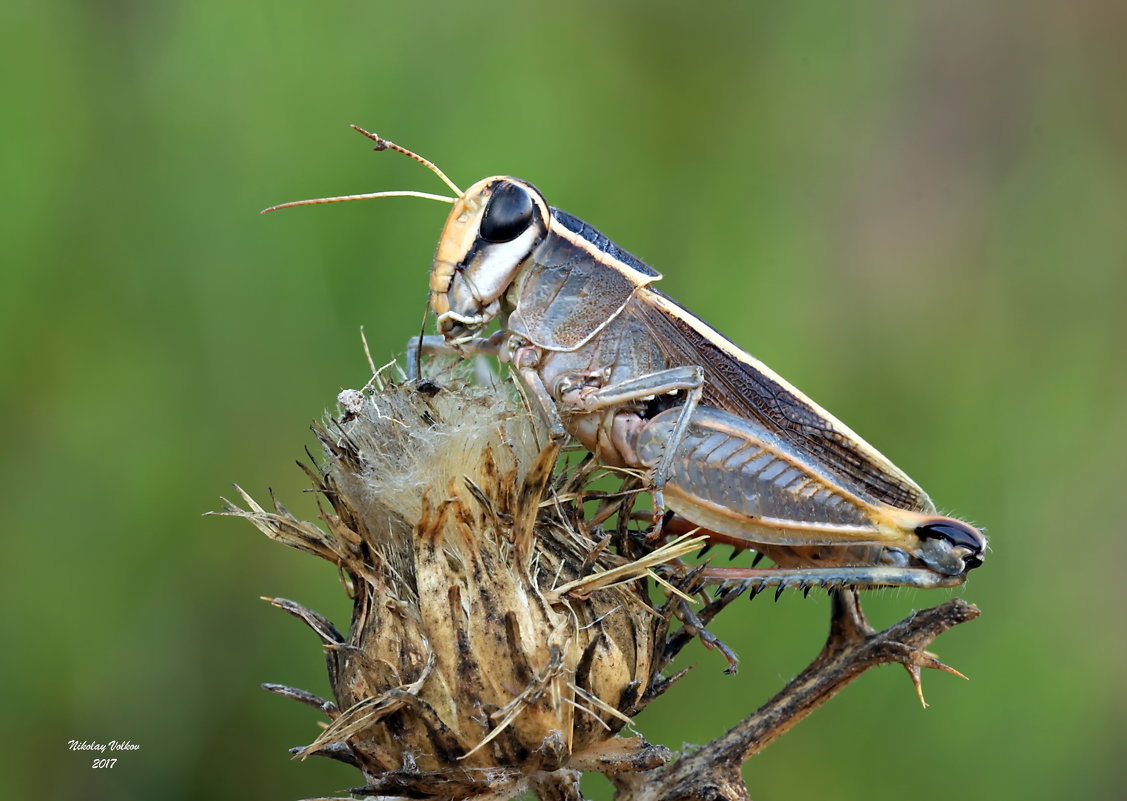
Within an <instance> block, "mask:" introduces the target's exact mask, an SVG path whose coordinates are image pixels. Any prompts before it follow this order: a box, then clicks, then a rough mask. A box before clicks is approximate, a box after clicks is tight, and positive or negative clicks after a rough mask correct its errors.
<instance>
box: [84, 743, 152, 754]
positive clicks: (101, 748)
mask: <svg viewBox="0 0 1127 801" xmlns="http://www.w3.org/2000/svg"><path fill="white" fill-rule="evenodd" d="M67 748H69V749H70V750H71V751H98V752H99V753H102V754H104V753H105V752H106V751H139V750H141V746H139V745H135V744H133V743H131V742H129V741H128V740H123V741H121V742H119V741H117V740H110V741H109V742H108V743H95V742H91V741H90V740H70V741H69V742H68V743H67Z"/></svg>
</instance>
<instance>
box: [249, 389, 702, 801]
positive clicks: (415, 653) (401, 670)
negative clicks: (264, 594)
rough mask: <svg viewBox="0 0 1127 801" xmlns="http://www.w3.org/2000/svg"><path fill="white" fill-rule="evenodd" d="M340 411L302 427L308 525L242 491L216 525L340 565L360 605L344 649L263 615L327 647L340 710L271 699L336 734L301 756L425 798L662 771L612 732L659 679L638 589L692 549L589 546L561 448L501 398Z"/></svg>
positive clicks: (651, 756) (391, 399)
mask: <svg viewBox="0 0 1127 801" xmlns="http://www.w3.org/2000/svg"><path fill="white" fill-rule="evenodd" d="M342 405H344V406H345V409H346V412H347V413H346V415H345V417H344V419H343V420H341V421H331V422H329V423H326V424H324V425H319V426H315V429H314V430H315V431H316V434H317V437H318V439H319V440H320V441H321V444H322V445H323V447H324V452H325V463H324V464H323V465H322V466H321V468H320V470H317V471H315V470H308V471H307V472H309V474H310V476H311V478H312V479H313V481H314V484H315V489H316V490H317V491H318V492H319V493H320V494H321V496H322V498H323V499H324V501H327V503H328V506H329V507H331V510H330V509H326V508H322V511H321V515H320V518H321V523H322V525H321V526H318V525H315V524H314V523H311V522H305V521H300V520H298V519H297V518H295V517H294V516H293V515H291V514H290V513H289V512H288V511H286V509H285V508H284V507H282V506H281V505H280V504H278V503H275V508H274V510H273V511H267V510H265V509H263V508H262V507H261V506H259V505H258V504H256V503H255V502H254V501H253V500H252V499H251V498H250V497H249V496H247V495H246V494H245V493H243V500H244V502H245V503H246V504H247V508H246V509H242V508H239V507H236V506H234V505H232V504H228V510H227V512H228V513H229V514H235V515H239V516H243V517H246V518H248V519H249V520H250V521H251V522H252V523H254V524H255V525H256V526H257V527H258V528H259V529H261V530H262V531H263V532H265V533H266V534H267V535H268V536H270V537H271V538H273V539H276V540H278V541H280V542H283V543H285V544H287V545H290V546H291V547H295V548H298V549H300V550H304V551H308V552H311V553H315V554H317V555H318V556H321V557H322V558H325V559H327V560H329V561H331V562H333V563H334V564H337V565H338V566H339V567H340V569H341V571H342V574H343V576H344V577H345V580H346V585H347V589H348V591H349V593H350V595H351V597H352V598H353V602H354V604H353V615H352V621H351V625H350V627H349V632H348V635H347V637H345V636H342V635H340V634H339V633H338V632H337V630H336V629H335V628H334V627H333V626H332V624H331V623H329V622H328V621H327V620H325V619H324V618H322V617H320V616H319V615H317V614H316V613H314V612H312V611H309V610H306V609H304V608H303V607H300V606H299V605H297V604H294V603H292V602H289V601H284V600H281V599H272V600H273V602H274V603H275V605H277V606H279V607H281V608H283V609H286V610H287V611H290V612H291V613H293V614H295V615H297V616H299V617H301V618H302V619H303V620H305V621H306V622H307V623H308V624H309V625H310V626H311V627H312V628H313V629H314V630H315V631H316V632H317V633H318V635H319V636H320V637H321V639H322V641H323V643H324V644H325V647H326V649H327V657H328V666H329V678H330V683H331V685H332V690H333V694H334V696H335V699H336V703H335V704H330V703H327V702H323V701H321V700H320V699H317V698H316V697H315V696H312V695H310V694H308V693H303V692H301V691H296V690H291V689H289V688H278V687H272V689H275V691H278V692H281V693H282V694H285V695H290V696H292V697H296V698H298V699H299V700H303V701H306V702H308V703H312V704H313V705H315V706H318V707H320V708H322V709H324V710H325V711H326V712H328V714H329V716H330V718H331V719H332V720H331V723H330V724H329V725H328V726H327V728H325V729H324V731H323V732H322V733H321V735H320V736H319V737H317V738H316V740H315V741H314V742H313V743H312V744H310V745H309V746H307V747H305V748H304V749H300V750H299V751H298V753H299V754H300V755H301V756H305V755H309V754H315V753H320V754H323V755H327V756H333V757H336V758H338V759H342V760H344V761H348V762H351V763H353V764H355V765H356V766H357V767H358V768H360V769H361V770H362V771H363V773H364V775H365V779H366V781H367V785H366V786H365V788H363V789H364V792H367V793H374V794H388V795H413V796H435V797H454V796H465V795H469V794H474V793H482V792H488V793H491V794H493V795H494V796H496V797H498V798H504V797H511V796H513V795H515V794H517V793H519V792H521V791H523V790H524V789H527V788H528V787H529V786H532V784H531V783H535V782H536V781H540V780H542V777H543V774H544V772H550V771H556V770H559V769H561V768H564V767H571V768H577V769H591V770H600V771H603V772H606V773H615V772H620V771H623V770H629V769H644V768H648V767H652V766H653V765H654V764H656V763H657V762H660V761H661V760H662V759H663V758H664V756H663V754H667V752H665V751H664V749H657V748H654V747H652V746H649V745H648V744H646V743H645V742H644V741H642V740H641V738H632V739H616V738H615V734H616V733H617V732H618V731H619V730H620V729H621V728H622V727H623V726H624V725H625V724H626V723H627V722H628V721H629V719H630V716H632V715H634V714H635V713H637V712H638V711H639V710H640V709H641V708H642V707H643V706H644V705H645V704H646V703H647V702H648V701H649V700H651V699H652V698H653V697H654V696H655V695H656V694H657V693H658V692H660V691H661V690H662V689H664V688H665V687H666V686H667V685H668V683H669V680H667V679H664V678H662V677H661V676H660V674H659V671H660V669H661V667H663V666H664V664H665V654H664V651H663V649H664V645H665V632H666V629H667V626H668V623H669V619H668V615H667V614H665V613H664V612H660V611H659V610H655V609H654V608H653V607H652V606H651V604H650V602H649V600H648V597H647V592H646V589H645V586H644V583H645V582H644V577H645V575H646V574H647V571H648V569H649V567H650V566H651V565H653V564H657V563H659V562H662V561H665V560H668V559H670V558H673V557H675V556H677V555H679V554H680V553H683V552H685V551H687V550H689V549H691V548H693V547H696V545H694V544H688V543H683V542H682V543H679V544H675V545H673V546H668V547H667V548H666V549H661V550H660V551H658V552H656V553H651V554H648V555H646V556H644V557H642V558H641V559H638V560H631V559H628V558H626V557H623V556H620V555H616V554H615V553H612V552H609V551H608V550H606V549H604V548H601V547H599V542H598V539H599V537H601V530H599V529H595V533H592V532H590V531H587V530H586V527H585V526H584V524H583V522H582V511H581V504H580V502H579V500H578V498H579V493H577V492H575V490H576V486H575V483H576V482H575V481H573V482H572V486H570V487H568V488H566V489H561V482H560V481H557V480H555V475H554V474H555V470H556V461H557V459H556V457H557V452H556V451H554V450H552V449H542V448H541V447H540V445H539V444H538V442H537V432H536V430H535V426H534V424H533V421H532V419H531V417H530V416H529V414H528V413H527V412H526V411H525V410H524V409H523V407H521V406H520V404H519V403H517V402H516V401H515V400H514V399H513V398H512V397H510V396H509V395H506V394H505V393H504V392H500V391H498V389H497V388H492V389H483V388H477V387H470V386H460V387H455V386H445V387H442V388H439V387H438V385H436V384H430V385H429V386H424V387H423V388H419V387H416V386H414V385H404V386H393V387H386V388H383V389H382V390H381V391H378V392H375V393H372V394H370V395H362V396H360V395H357V394H349V395H348V396H347V397H346V398H343V400H342ZM577 481H578V482H579V484H580V486H579V489H582V486H581V485H582V481H583V479H582V477H581V478H580V479H577ZM240 492H241V490H240ZM538 777H539V778H538Z"/></svg>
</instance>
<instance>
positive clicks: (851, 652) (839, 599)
mask: <svg viewBox="0 0 1127 801" xmlns="http://www.w3.org/2000/svg"><path fill="white" fill-rule="evenodd" d="M832 597H833V608H832V613H831V621H830V634H829V638H828V639H827V641H826V645H825V647H824V648H823V649H822V652H821V653H820V654H819V655H818V657H817V658H816V659H815V660H814V661H813V662H811V663H810V665H809V666H808V667H807V668H806V669H805V670H803V671H802V673H800V674H799V675H798V676H797V677H795V678H794V679H793V680H792V681H791V682H790V683H789V684H787V686H786V687H784V688H783V689H782V690H781V691H780V692H779V693H778V694H777V695H775V697H773V698H772V699H771V700H770V701H768V702H767V703H766V704H764V705H763V706H762V707H760V708H759V709H758V710H757V711H756V712H755V714H753V715H751V716H750V717H748V718H746V719H745V720H743V721H742V722H740V723H739V724H737V725H736V726H735V727H733V728H732V729H731V730H730V731H728V732H727V733H726V734H724V735H722V736H721V737H718V738H717V739H716V740H713V741H712V742H711V743H709V744H708V745H706V746H704V747H703V748H701V749H699V750H696V751H693V752H692V753H689V754H685V755H683V756H682V757H680V758H679V759H677V760H674V761H672V762H669V763H667V764H665V765H662V766H660V767H657V768H655V769H653V770H650V771H646V772H645V773H640V774H639V773H635V774H622V775H620V776H616V777H614V783H615V786H616V788H617V790H618V792H617V795H616V799H617V801H688V799H717V800H718V799H733V800H734V799H748V798H749V797H750V796H749V795H748V791H747V788H746V786H745V785H744V782H743V778H742V775H741V769H742V766H743V763H744V762H745V761H747V760H748V759H749V758H750V757H752V756H754V755H755V754H757V753H758V752H759V751H761V750H763V748H765V747H766V746H767V745H768V744H769V743H771V742H773V741H774V740H775V739H777V738H778V737H780V736H782V735H783V734H785V733H786V732H787V731H789V730H790V729H791V728H792V727H793V726H794V725H795V724H797V723H798V722H799V721H800V720H802V719H803V718H805V717H806V716H807V715H809V714H810V713H811V712H813V711H814V710H815V709H817V708H818V707H819V706H821V705H822V704H823V703H825V702H826V701H828V700H829V699H830V698H832V697H833V696H834V695H836V694H837V693H839V692H840V691H841V690H842V689H843V688H844V687H845V686H846V685H847V684H849V683H850V682H851V681H853V680H854V679H856V678H857V677H858V676H860V675H861V674H862V673H864V672H865V671H866V670H868V669H869V668H871V667H874V666H875V665H880V664H883V663H885V662H899V663H900V664H902V665H904V667H905V668H907V670H908V672H909V674H910V675H911V677H912V681H913V683H914V684H915V685H916V689H917V692H920V670H921V669H922V668H933V669H937V670H943V671H946V672H949V673H953V674H955V675H959V676H961V675H962V674H960V673H959V672H958V671H956V670H954V669H952V668H950V667H948V666H947V665H944V664H943V663H942V662H940V661H939V660H938V659H936V658H935V657H934V656H933V655H932V654H930V653H928V652H927V651H926V650H924V649H925V648H927V646H929V645H930V644H931V643H932V641H933V640H935V638H936V637H938V636H939V635H940V634H942V633H943V632H945V631H947V629H949V628H952V627H953V626H957V625H958V624H960V623H965V622H967V621H969V620H973V619H974V618H976V617H978V615H979V611H978V608H977V607H975V606H973V605H971V604H968V603H966V602H965V601H963V600H961V599H954V600H951V601H947V602H946V603H943V604H940V605H939V606H936V607H933V608H931V609H925V610H922V611H920V612H916V613H915V614H913V615H911V616H910V617H908V618H905V619H904V620H902V621H900V622H899V623H897V624H895V625H894V626H890V627H889V628H887V629H885V630H884V631H880V632H878V631H876V630H874V629H873V628H872V626H870V625H869V623H868V621H867V620H866V619H865V615H864V612H863V611H862V610H861V604H860V599H859V598H858V595H857V593H856V592H854V591H852V590H845V591H837V592H834V593H832ZM920 700H921V701H922V700H923V695H922V693H920Z"/></svg>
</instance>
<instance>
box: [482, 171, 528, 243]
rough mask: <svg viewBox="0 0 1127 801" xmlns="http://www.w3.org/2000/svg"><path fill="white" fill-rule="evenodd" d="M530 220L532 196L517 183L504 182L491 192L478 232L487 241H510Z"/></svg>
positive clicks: (523, 229)
mask: <svg viewBox="0 0 1127 801" xmlns="http://www.w3.org/2000/svg"><path fill="white" fill-rule="evenodd" d="M531 222H532V197H531V196H530V195H529V194H528V192H527V191H526V190H525V189H524V187H521V186H518V185H517V184H504V185H503V186H502V187H501V188H500V189H498V190H497V191H496V192H494V193H493V197H491V198H490V199H489V205H488V206H487V207H486V209H485V214H484V216H482V218H481V228H479V229H478V233H479V234H481V238H482V239H484V240H486V241H487V242H511V241H512V240H514V239H516V238H517V237H518V236H520V235H521V234H522V233H524V231H525V229H527V228H528V225H529V223H531Z"/></svg>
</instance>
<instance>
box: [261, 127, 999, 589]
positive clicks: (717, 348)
mask: <svg viewBox="0 0 1127 801" xmlns="http://www.w3.org/2000/svg"><path fill="white" fill-rule="evenodd" d="M353 127H354V128H356V130H358V131H360V132H361V133H362V134H364V135H365V136H367V137H369V138H370V139H372V140H373V141H375V142H376V149H377V150H384V149H392V150H395V151H398V152H400V153H403V154H405V155H407V156H410V157H411V158H413V159H415V160H416V161H418V162H420V163H421V164H423V165H424V166H426V167H427V168H428V169H430V170H431V171H432V172H433V173H434V174H435V175H437V176H438V177H439V178H440V179H441V180H442V181H444V182H445V183H446V185H447V186H448V187H450V189H451V190H452V191H453V192H454V196H453V197H450V196H446V195H438V194H431V193H426V192H416V191H385V192H373V193H367V194H360V195H344V196H337V197H328V198H317V199H313V200H303V201H295V202H292V203H283V204H281V205H279V206H273V207H271V208H269V209H266V210H265V211H274V210H276V209H279V208H286V207H290V206H298V205H310V204H318V203H334V202H340V201H346V200H359V199H365V198H375V197H393V196H412V197H423V198H429V199H434V200H441V201H443V202H447V203H450V204H451V205H452V209H451V211H450V214H449V216H448V217H447V219H446V224H445V226H444V227H443V229H442V234H441V236H440V237H439V240H438V245H437V249H436V252H435V256H434V260H433V264H432V267H431V271H430V307H431V309H432V310H433V313H434V315H435V317H436V319H437V334H434V335H430V336H425V337H419V338H417V339H416V340H415V341H414V344H413V345H412V346H411V350H412V351H414V358H409V359H408V363H409V364H417V354H418V353H432V354H433V353H448V354H456V355H459V356H463V357H470V356H475V355H484V356H492V357H495V358H497V359H498V360H500V361H501V362H505V363H508V364H510V365H511V366H512V368H513V370H514V371H515V373H516V375H517V376H518V378H519V380H520V382H521V384H522V386H523V387H524V389H525V390H526V393H527V395H528V396H529V398H530V399H531V401H532V405H533V406H534V407H535V409H536V410H537V413H538V414H539V415H540V416H541V417H542V419H543V421H544V423H545V424H546V426H547V430H548V432H549V436H550V437H551V439H552V441H553V442H556V443H559V442H561V441H563V440H565V439H567V438H568V437H573V438H574V439H575V440H577V441H578V442H579V443H580V444H581V445H582V447H584V448H586V449H587V450H588V451H590V452H591V453H592V454H594V456H595V458H596V459H597V460H598V461H599V462H600V463H602V464H605V465H607V466H613V467H625V468H634V469H638V470H642V471H645V473H646V474H647V475H648V476H649V483H650V491H651V493H652V496H653V499H654V521H655V530H656V529H658V528H660V526H661V524H662V522H663V520H664V513H666V512H667V511H669V512H671V513H672V514H673V515H675V516H677V517H679V518H681V519H683V520H684V521H687V522H688V523H689V524H691V525H692V526H695V527H699V528H700V529H701V530H703V531H705V532H707V533H708V534H709V535H710V536H711V537H712V538H713V539H714V540H717V541H720V542H725V543H729V544H732V545H735V546H736V547H737V548H741V549H754V550H755V551H757V552H758V554H759V555H765V556H767V557H768V558H769V559H770V560H771V561H772V562H773V563H774V565H775V567H764V568H756V567H755V566H754V565H753V566H752V567H751V568H718V567H710V568H707V570H706V572H707V573H708V577H709V578H711V579H712V580H713V581H716V582H721V583H724V582H730V581H741V582H745V583H746V584H748V585H750V586H753V587H755V588H757V589H762V588H763V587H766V586H775V587H777V588H778V590H780V591H781V590H782V589H783V588H784V587H787V586H797V587H804V588H809V587H810V586H814V585H818V586H826V587H880V586H911V587H921V588H932V587H949V586H955V585H958V584H961V583H963V582H964V581H965V579H966V576H967V573H968V572H969V571H970V570H972V569H974V568H976V567H978V566H980V565H981V564H982V562H983V560H984V558H985V551H986V540H985V538H984V536H983V535H982V533H981V532H980V531H979V530H978V529H977V528H975V527H974V526H972V525H971V524H969V523H966V522H963V521H961V520H958V519H955V518H953V517H948V516H944V515H940V514H938V513H937V511H936V507H935V505H934V504H933V503H932V501H931V499H930V498H929V497H928V495H927V493H925V492H924V491H923V489H921V488H920V487H919V485H918V484H916V483H915V482H914V481H913V480H912V479H911V478H909V477H908V475H907V474H906V473H904V472H903V471H902V470H901V469H900V468H898V467H896V466H895V465H894V464H893V463H892V462H891V461H889V459H887V458H886V457H884V456H883V455H882V454H881V453H880V452H879V451H877V450H876V449H875V448H874V447H873V446H871V445H869V444H868V443H867V442H866V441H865V440H863V439H862V438H861V437H860V436H858V435H857V434H856V433H854V432H853V431H852V430H851V429H850V428H849V427H848V426H846V425H845V424H844V423H842V422H841V421H840V420H838V419H837V418H836V417H834V416H833V415H832V414H830V413H829V412H827V411H826V410H825V409H823V408H822V407H821V406H819V405H818V404H816V403H815V402H814V401H813V400H811V399H810V398H808V397H807V396H806V395H804V394H803V393H802V392H800V391H799V390H798V389H797V388H795V387H794V386H792V385H791V384H790V383H789V382H787V381H786V380H785V379H784V378H783V377H782V376H780V375H779V374H778V373H776V372H775V371H774V370H772V369H771V368H769V367H768V366H767V365H765V364H763V363H762V362H761V361H759V360H758V359H756V358H755V357H754V356H752V355H751V354H749V353H748V352H746V351H745V350H743V349H741V348H740V347H739V346H737V345H736V344H734V343H733V342H732V341H731V340H729V339H728V338H727V337H725V336H723V335H722V334H721V333H719V332H718V331H717V330H716V329H715V328H713V327H712V326H711V325H709V324H708V323H707V322H705V321H704V320H702V319H701V318H700V317H698V316H697V315H695V314H693V313H692V312H690V311H689V310H687V309H686V308H684V307H683V306H682V305H680V304H679V303H677V302H676V301H675V300H673V299H672V298H670V297H669V296H667V295H665V294H664V293H662V292H661V291H660V290H658V289H657V288H656V287H655V286H654V284H655V283H656V282H657V281H658V280H660V279H661V274H660V273H658V272H657V271H656V270H655V269H654V268H652V267H651V266H650V265H648V264H646V263H645V262H644V261H642V260H641V259H639V258H638V257H636V256H634V255H632V254H631V253H629V252H628V251H626V250H625V249H623V248H622V247H620V246H619V245H617V244H616V243H615V242H614V241H612V240H611V239H610V238H608V237H607V236H605V235H604V234H602V233H601V232H600V231H598V230H597V229H595V228H594V227H593V226H591V225H589V224H588V223H586V222H584V221H582V220H580V219H578V218H577V217H575V216H573V215H571V214H568V213H567V212H565V211H562V210H560V209H557V208H553V207H552V206H550V205H548V202H547V201H546V199H545V197H544V195H543V194H542V193H541V192H540V191H539V190H538V189H537V188H536V187H535V186H533V185H532V184H531V183H529V182H527V181H524V180H521V179H519V178H513V177H508V176H493V177H489V178H485V179H483V180H481V181H478V182H477V183H475V184H473V185H472V186H470V187H469V188H468V189H466V190H465V191H462V190H461V189H459V188H458V186H457V185H456V184H454V183H453V182H452V181H451V180H450V179H449V178H448V177H447V176H446V175H445V173H443V172H442V171H441V170H440V169H439V168H438V167H437V166H435V165H434V164H433V163H432V162H430V161H428V160H426V159H424V158H422V157H421V156H419V155H417V154H415V153H413V152H411V151H410V150H407V149H406V148H402V147H400V146H399V145H396V144H394V143H392V142H390V141H388V140H386V139H383V138H382V137H380V136H378V135H376V134H373V133H370V132H368V131H365V130H364V129H362V128H359V127H357V126H353ZM758 558H759V557H758V556H757V560H758Z"/></svg>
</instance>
